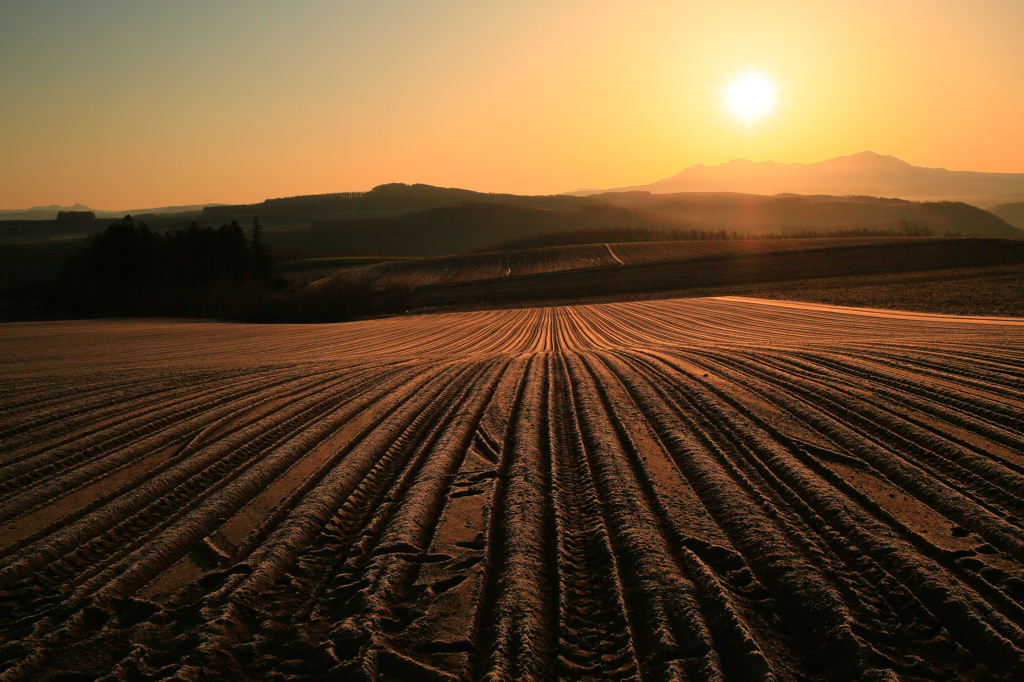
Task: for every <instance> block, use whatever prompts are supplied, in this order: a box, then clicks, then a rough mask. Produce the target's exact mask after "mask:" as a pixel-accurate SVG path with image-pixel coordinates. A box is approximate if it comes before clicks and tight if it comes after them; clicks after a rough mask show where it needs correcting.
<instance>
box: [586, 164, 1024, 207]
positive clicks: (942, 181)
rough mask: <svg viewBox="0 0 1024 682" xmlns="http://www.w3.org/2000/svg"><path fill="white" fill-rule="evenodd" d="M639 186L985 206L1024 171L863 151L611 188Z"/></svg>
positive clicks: (694, 170)
mask: <svg viewBox="0 0 1024 682" xmlns="http://www.w3.org/2000/svg"><path fill="white" fill-rule="evenodd" d="M634 190H639V191H648V192H651V193H652V194H671V193H678V192H744V193H749V194H779V193H783V192H788V193H794V194H832V195H838V196H843V195H848V194H858V195H870V196H876V197H900V198H903V199H946V200H954V199H955V200H960V201H967V202H969V203H973V204H975V205H979V206H982V207H984V206H992V205H994V204H997V203H1001V202H1000V201H999V199H998V198H997V197H1000V196H1012V195H1022V194H1024V173H976V172H972V171H950V170H946V169H945V168H923V167H920V166H912V165H910V164H909V163H907V162H905V161H901V160H900V159H897V158H895V157H892V156H883V155H881V154H876V153H874V152H861V153H859V154H854V155H852V156H840V157H837V158H834V159H829V160H827V161H821V162H818V163H778V162H775V161H761V162H756V163H755V162H753V161H747V160H745V159H735V160H733V161H729V162H728V163H723V164H720V165H717V166H705V165H704V164H702V163H699V164H697V165H695V166H690V167H689V168H687V169H685V170H683V171H682V172H680V173H677V174H676V175H674V176H672V177H670V178H665V179H664V180H658V181H657V182H652V183H651V184H649V185H638V186H634V187H620V188H618V189H613V190H606V191H613V192H622V191H634ZM599 193H601V191H599V190H581V191H578V192H573V194H575V195H592V194H599ZM1008 200H1010V199H1003V201H1008Z"/></svg>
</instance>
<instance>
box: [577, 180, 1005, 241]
mask: <svg viewBox="0 0 1024 682" xmlns="http://www.w3.org/2000/svg"><path fill="white" fill-rule="evenodd" d="M592 198H597V199H601V200H603V201H607V202H608V203H611V204H614V205H616V206H621V207H623V208H629V209H633V210H638V211H644V212H645V213H648V214H651V215H654V216H657V217H659V218H662V219H665V220H671V221H678V222H685V223H689V224H691V225H693V224H696V225H700V226H701V229H708V230H727V231H730V232H732V231H738V232H749V233H754V234H765V233H770V232H774V233H778V234H793V233H797V232H803V231H807V230H815V231H818V232H828V231H830V230H831V231H834V230H869V231H895V232H897V233H899V232H902V231H905V228H907V227H910V228H922V227H925V228H927V230H928V232H930V233H931V234H932V235H934V236H943V235H945V234H947V233H950V234H960V235H964V236H977V237H1004V238H1010V239H1022V238H1024V232H1022V231H1021V230H1019V229H1017V228H1014V227H1013V226H1011V225H1009V224H1007V223H1006V222H1005V221H1004V220H1002V219H1001V218H999V217H997V216H995V215H993V214H991V213H989V212H988V211H984V210H982V209H980V208H978V207H976V206H971V205H969V204H965V203H960V202H948V201H944V202H916V201H907V200H904V199H879V198H877V197H868V196H846V197H837V196H800V195H791V194H787V195H778V196H763V195H756V194H739V193H729V192H719V193H716V192H697V193H681V194H652V193H650V192H640V191H631V192H620V193H614V192H611V193H605V194H599V195H595V196H594V197H592Z"/></svg>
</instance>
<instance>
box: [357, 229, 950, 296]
mask: <svg viewBox="0 0 1024 682" xmlns="http://www.w3.org/2000/svg"><path fill="white" fill-rule="evenodd" d="M922 241H933V240H928V239H925V240H922V239H921V238H913V239H911V238H901V237H878V238H862V239H843V238H818V239H747V240H696V241H677V242H630V243H625V244H583V245H579V246H551V247H543V248H535V249H516V250H511V251H493V252H487V253H477V254H462V255H455V256H439V257H436V258H420V259H410V260H407V261H403V262H386V263H376V264H373V265H368V266H365V267H361V268H358V269H350V270H347V271H344V272H341V273H338V275H337V277H338V278H340V279H344V280H347V281H352V282H360V283H367V284H369V285H371V286H373V287H375V288H381V289H384V288H389V287H422V286H432V285H440V284H452V283H460V282H471V281H476V280H487V279H502V278H509V277H511V278H516V277H523V276H528V275H543V274H547V273H559V272H567V271H571V270H590V269H594V268H606V267H614V266H617V265H647V264H654V263H677V262H686V261H695V260H701V259H709V258H729V257H736V256H751V255H758V254H767V253H781V252H789V251H804V250H808V249H829V248H836V247H843V246H851V245H857V246H872V245H885V244H906V243H918V242H922Z"/></svg>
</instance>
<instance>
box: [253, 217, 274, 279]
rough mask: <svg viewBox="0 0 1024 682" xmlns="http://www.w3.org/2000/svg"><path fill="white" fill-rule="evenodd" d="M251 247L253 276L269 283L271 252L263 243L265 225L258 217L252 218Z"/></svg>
mask: <svg viewBox="0 0 1024 682" xmlns="http://www.w3.org/2000/svg"><path fill="white" fill-rule="evenodd" d="M251 248H252V273H253V276H254V277H255V278H256V281H258V282H263V283H267V282H269V281H270V254H269V253H268V251H267V245H266V244H264V243H263V226H262V225H260V219H259V218H258V217H256V218H253V219H252V235H251Z"/></svg>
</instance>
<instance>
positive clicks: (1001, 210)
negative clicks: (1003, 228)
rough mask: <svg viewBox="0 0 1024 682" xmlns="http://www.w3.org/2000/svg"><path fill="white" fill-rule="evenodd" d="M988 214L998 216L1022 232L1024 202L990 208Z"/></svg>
mask: <svg viewBox="0 0 1024 682" xmlns="http://www.w3.org/2000/svg"><path fill="white" fill-rule="evenodd" d="M989 212H990V213H993V214H994V215H997V216H999V217H1000V218H1002V219H1003V220H1005V221H1006V222H1008V223H1009V224H1011V225H1013V226H1014V227H1017V228H1020V229H1022V230H1024V201H1018V202H1016V203H1012V204H999V205H998V206H993V207H992V208H990V209H989Z"/></svg>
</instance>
